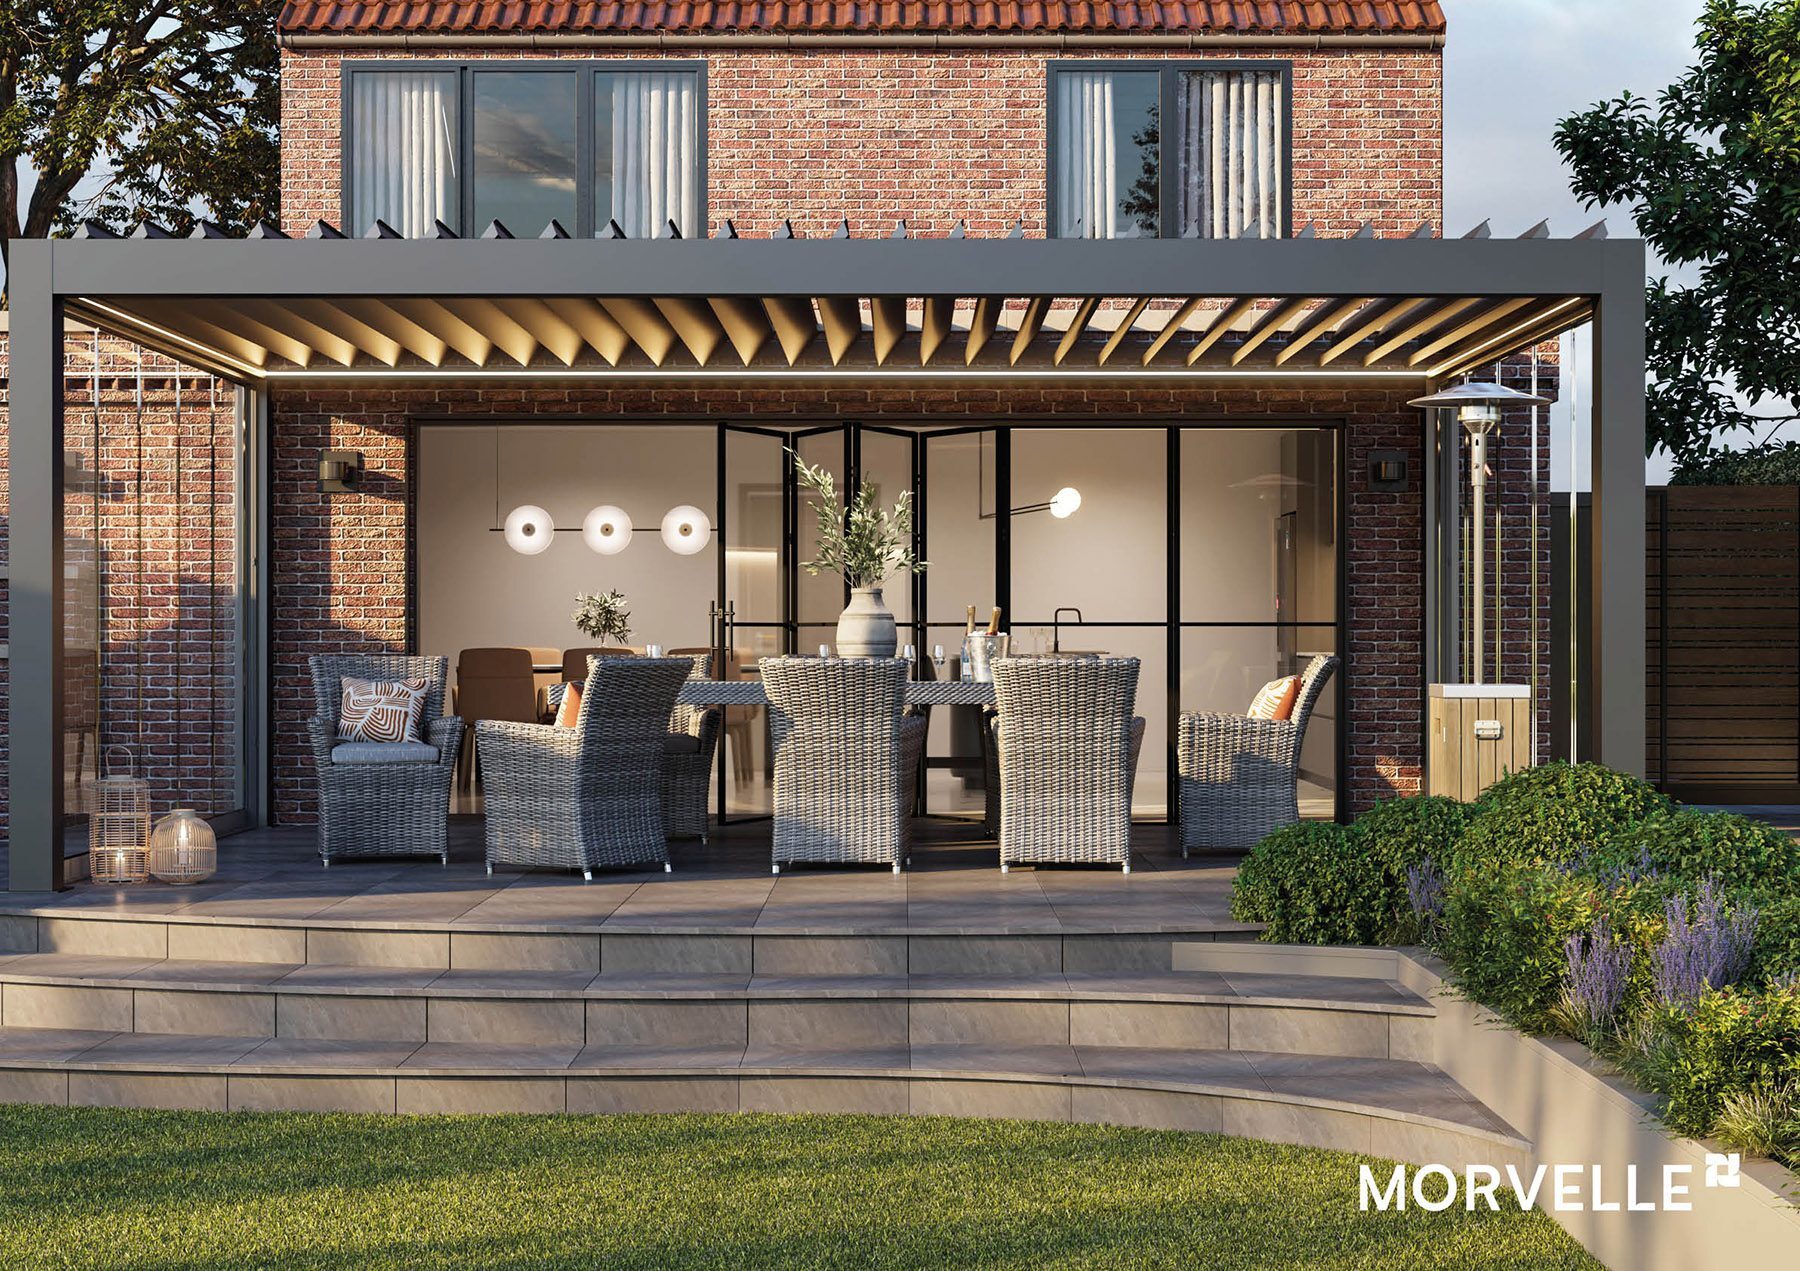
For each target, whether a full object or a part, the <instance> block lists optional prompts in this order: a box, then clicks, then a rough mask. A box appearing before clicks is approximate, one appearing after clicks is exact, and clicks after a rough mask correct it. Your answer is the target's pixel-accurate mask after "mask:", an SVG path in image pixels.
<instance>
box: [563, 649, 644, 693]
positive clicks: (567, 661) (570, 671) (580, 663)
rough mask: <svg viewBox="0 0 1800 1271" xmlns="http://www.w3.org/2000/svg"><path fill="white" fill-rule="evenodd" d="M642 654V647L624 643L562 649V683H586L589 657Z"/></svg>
mask: <svg viewBox="0 0 1800 1271" xmlns="http://www.w3.org/2000/svg"><path fill="white" fill-rule="evenodd" d="M643 656H644V651H643V650H642V649H634V648H632V647H630V646H629V645H624V644H597V645H592V646H590V647H588V648H585V649H564V650H563V655H562V678H563V683H564V684H576V683H586V682H587V677H588V665H587V660H588V659H589V658H641V657H643Z"/></svg>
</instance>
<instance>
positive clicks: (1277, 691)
mask: <svg viewBox="0 0 1800 1271" xmlns="http://www.w3.org/2000/svg"><path fill="white" fill-rule="evenodd" d="M1299 695H1300V677H1299V676H1298V675H1284V676H1282V677H1281V678H1280V679H1278V680H1270V681H1269V682H1268V683H1267V684H1265V685H1263V686H1262V690H1261V691H1260V692H1258V693H1257V695H1256V700H1255V701H1253V702H1251V703H1250V710H1249V712H1248V713H1249V715H1250V718H1251V719H1286V718H1287V717H1288V716H1290V715H1292V714H1293V713H1294V699H1295V698H1296V697H1298V696H1299Z"/></svg>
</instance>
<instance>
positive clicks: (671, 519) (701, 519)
mask: <svg viewBox="0 0 1800 1271" xmlns="http://www.w3.org/2000/svg"><path fill="white" fill-rule="evenodd" d="M662 540H663V543H664V544H665V545H666V546H667V547H668V549H669V550H670V551H671V552H674V553H675V554H676V555H677V556H693V555H695V554H696V553H699V552H703V551H705V550H706V545H707V543H709V542H711V541H712V522H711V521H709V520H707V518H706V513H704V512H702V511H701V510H700V509H699V508H697V507H695V506H693V505H692V504H690V503H683V504H682V505H681V506H680V507H673V508H670V509H669V511H668V515H666V516H664V517H663V519H662Z"/></svg>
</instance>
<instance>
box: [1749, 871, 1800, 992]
mask: <svg viewBox="0 0 1800 1271" xmlns="http://www.w3.org/2000/svg"><path fill="white" fill-rule="evenodd" d="M1756 903H1758V904H1759V905H1760V906H1761V910H1762V912H1761V913H1760V915H1759V916H1758V917H1757V920H1756V952H1755V954H1754V956H1753V957H1752V958H1751V962H1750V979H1751V980H1752V981H1754V982H1756V983H1758V984H1767V983H1769V982H1770V981H1771V980H1778V979H1782V978H1784V977H1788V976H1800V891H1795V892H1789V893H1788V894H1787V895H1785V896H1760V897H1757V898H1756Z"/></svg>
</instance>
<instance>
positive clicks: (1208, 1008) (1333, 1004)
mask: <svg viewBox="0 0 1800 1271" xmlns="http://www.w3.org/2000/svg"><path fill="white" fill-rule="evenodd" d="M1433 1015H1434V1010H1433V1008H1432V1006H1431V1005H1430V1003H1428V1002H1426V1001H1425V1000H1424V999H1423V998H1421V997H1419V996H1418V995H1417V994H1415V993H1412V992H1410V991H1408V990H1407V989H1405V988H1403V987H1401V986H1400V985H1398V984H1395V983H1392V982H1388V981H1381V980H1374V979H1350V978H1342V977H1339V978H1330V977H1315V976H1301V975H1275V974H1255V973H1240V972H1227V973H1217V972H1204V971H1162V972H1137V973H1119V974H1099V973H1074V974H1068V973H1051V972H1045V973H1037V974H1018V975H983V976H945V975H915V976H905V975H901V976H832V975H813V976H803V975H788V976H744V975H728V974H710V975H681V974H641V973H630V972H628V973H621V974H605V973H600V974H590V973H588V972H585V971H580V972H562V973H547V972H534V971H523V972H497V971H479V970H455V969H451V970H435V969H429V968H415V967H363V966H321V965H304V964H301V965H296V964H281V963H235V962H234V963H225V962H203V961H193V960H179V959H165V960H161V961H152V960H149V959H130V958H99V957H70V956H65V955H59V954H25V955H18V956H15V957H11V958H7V959H0V1026H4V1027H9V1028H18V1027H26V1028H47V1029H97V1030H110V1031H116V1032H124V1033H144V1034H171V1033H173V1034H181V1033H201V1034H217V1035H229V1036H238V1037H278V1038H309V1039H341V1040H362V1039H383V1040H391V1041H397V1042H398V1041H405V1042H412V1043H436V1042H448V1043H456V1044H473V1043H483V1042H509V1041H510V1042H536V1043H541V1044H554V1045H573V1046H584V1045H596V1044H602V1043H609V1042H620V1043H632V1042H636V1043H645V1042H649V1043H657V1044H679V1045H699V1044H705V1045H734V1044H736V1045H751V1046H756V1045H770V1046H777V1047H786V1048H790V1049H808V1048H825V1049H843V1048H846V1047H866V1046H893V1045H905V1044H909V1043H910V1044H926V1043H930V1044H944V1045H968V1044H979V1043H989V1044H991V1043H998V1042H1004V1043H1008V1044H1015V1045H1027V1046H1040V1045H1042V1046H1061V1045H1116V1046H1174V1045H1183V1046H1190V1047H1194V1048H1196V1049H1205V1050H1221V1051H1227V1050H1255V1051H1272V1052H1287V1053H1307V1054H1320V1055H1342V1056H1357V1057H1365V1058H1379V1059H1408V1060H1424V1059H1428V1058H1429V1057H1430V1052H1429V1044H1430V1022H1431V1017H1432V1016H1433Z"/></svg>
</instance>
